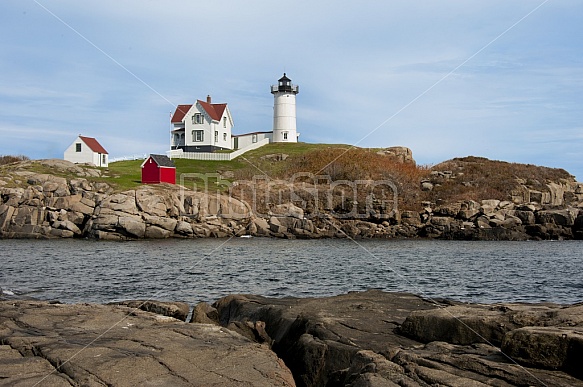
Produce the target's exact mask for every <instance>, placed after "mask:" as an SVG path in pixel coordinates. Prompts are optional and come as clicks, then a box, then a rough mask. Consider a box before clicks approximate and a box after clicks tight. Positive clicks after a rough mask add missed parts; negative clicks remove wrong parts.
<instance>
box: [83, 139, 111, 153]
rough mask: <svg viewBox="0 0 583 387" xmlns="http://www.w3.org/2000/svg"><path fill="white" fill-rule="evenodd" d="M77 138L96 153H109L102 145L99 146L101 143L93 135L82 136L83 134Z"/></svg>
mask: <svg viewBox="0 0 583 387" xmlns="http://www.w3.org/2000/svg"><path fill="white" fill-rule="evenodd" d="M79 138H80V139H81V140H82V141H83V142H84V143H85V144H86V145H87V146H88V147H89V149H91V150H92V151H93V152H97V153H102V154H106V155H108V154H109V153H107V151H106V150H105V148H104V147H102V146H101V144H100V143H99V142H98V141H97V140H96V139H94V138H93V137H84V136H79Z"/></svg>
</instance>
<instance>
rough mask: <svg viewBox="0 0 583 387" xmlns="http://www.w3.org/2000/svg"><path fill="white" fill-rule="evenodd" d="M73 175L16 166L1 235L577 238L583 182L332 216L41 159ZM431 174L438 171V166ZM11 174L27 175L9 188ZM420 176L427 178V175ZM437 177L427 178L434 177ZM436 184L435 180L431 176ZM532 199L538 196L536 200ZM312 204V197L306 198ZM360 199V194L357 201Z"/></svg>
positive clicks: (0, 189) (6, 192)
mask: <svg viewBox="0 0 583 387" xmlns="http://www.w3.org/2000/svg"><path fill="white" fill-rule="evenodd" d="M40 163H41V164H42V165H44V166H46V167H50V168H54V169H56V170H60V171H67V172H68V173H69V174H71V175H74V176H77V177H75V178H64V177H58V176H55V175H52V174H42V173H35V172H30V171H17V172H15V174H14V175H12V176H11V177H10V180H9V179H8V178H7V177H4V178H3V179H4V180H2V179H0V238H92V239H100V240H127V239H160V238H205V237H217V238H221V237H230V236H243V235H248V236H265V237H276V238H440V239H455V240H541V239H554V240H563V239H583V209H582V208H583V185H582V184H580V183H572V182H564V183H562V184H555V183H552V184H549V185H548V186H549V189H550V193H541V192H539V191H537V192H534V191H529V190H527V189H526V188H525V192H523V193H522V194H520V195H519V194H517V195H516V197H514V198H513V200H512V201H504V200H498V199H491V200H482V201H481V202H480V203H478V202H475V201H471V200H464V201H459V202H455V203H431V202H426V203H423V209H422V210H421V211H410V210H408V211H399V210H395V211H393V212H392V213H391V214H390V215H387V216H379V214H377V213H374V211H373V212H371V214H369V215H367V216H356V217H348V216H335V215H334V212H333V211H331V210H325V209H323V210H322V211H314V210H313V208H312V209H310V210H309V211H308V210H306V209H305V208H302V207H301V206H298V205H296V204H297V203H294V202H291V201H290V202H283V203H280V204H270V205H269V206H268V208H267V209H266V210H265V211H261V212H262V214H259V213H258V211H256V209H254V208H253V206H251V205H250V204H249V203H247V202H245V201H241V200H238V199H236V198H234V197H231V196H227V195H220V194H210V193H204V192H194V191H189V190H187V189H185V188H181V187H177V186H172V185H156V186H140V187H139V188H137V189H133V190H128V191H124V192H114V190H113V188H112V187H111V186H110V185H109V184H107V183H106V182H103V181H93V180H91V179H90V178H95V177H98V176H94V175H95V174H99V171H97V170H95V169H92V168H85V167H81V166H77V165H74V164H71V163H68V162H65V161H63V160H41V161H40ZM435 176H436V179H443V177H442V176H440V175H439V174H436V175H435ZM9 183H14V184H20V185H23V184H24V185H25V186H24V187H23V186H21V187H14V188H9V187H8V185H10V184H9ZM423 184H428V182H424V183H423ZM431 184H433V183H431ZM436 184H437V183H436ZM533 199H536V200H537V201H533ZM311 205H312V206H313V205H314V204H311ZM355 205H356V204H355Z"/></svg>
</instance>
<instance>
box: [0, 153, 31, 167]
mask: <svg viewBox="0 0 583 387" xmlns="http://www.w3.org/2000/svg"><path fill="white" fill-rule="evenodd" d="M26 160H30V158H29V157H27V156H24V155H19V156H9V155H7V156H3V155H0V165H5V164H11V163H16V162H19V161H26Z"/></svg>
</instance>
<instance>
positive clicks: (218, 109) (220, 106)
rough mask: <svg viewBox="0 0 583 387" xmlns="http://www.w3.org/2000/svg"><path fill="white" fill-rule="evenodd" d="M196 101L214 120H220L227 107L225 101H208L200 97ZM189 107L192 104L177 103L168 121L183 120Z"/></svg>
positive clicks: (178, 121)
mask: <svg viewBox="0 0 583 387" xmlns="http://www.w3.org/2000/svg"><path fill="white" fill-rule="evenodd" d="M196 102H198V103H199V104H200V106H201V107H202V108H203V109H204V110H205V111H206V112H207V114H208V115H209V116H210V118H212V119H213V120H215V121H220V120H221V117H222V116H223V113H224V112H225V109H226V108H227V104H226V103H208V102H204V101H201V100H200V99H199V100H197V101H196ZM191 107H192V105H178V107H176V111H175V112H174V114H173V115H172V118H171V119H170V123H172V124H175V123H176V124H178V123H180V122H182V120H184V116H185V115H186V113H188V111H189V110H190V108H191Z"/></svg>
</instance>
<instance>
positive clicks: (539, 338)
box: [502, 327, 583, 378]
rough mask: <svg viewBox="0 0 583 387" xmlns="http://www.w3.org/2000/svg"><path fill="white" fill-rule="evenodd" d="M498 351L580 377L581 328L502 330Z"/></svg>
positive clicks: (581, 375)
mask: <svg viewBox="0 0 583 387" xmlns="http://www.w3.org/2000/svg"><path fill="white" fill-rule="evenodd" d="M502 351H504V353H505V354H507V355H508V356H510V357H511V358H512V359H514V360H516V361H518V362H520V363H521V364H525V365H527V366H530V367H537V368H547V369H555V370H565V371H567V372H569V373H570V374H572V375H574V376H577V377H579V378H583V369H582V368H581V359H583V332H581V330H580V329H577V328H573V327H525V328H520V329H516V330H513V331H511V332H509V333H508V334H506V336H505V337H504V341H503V343H502Z"/></svg>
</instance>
